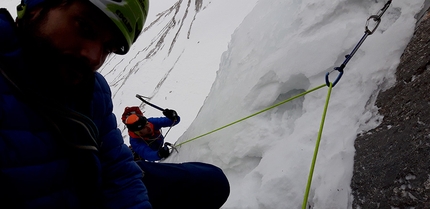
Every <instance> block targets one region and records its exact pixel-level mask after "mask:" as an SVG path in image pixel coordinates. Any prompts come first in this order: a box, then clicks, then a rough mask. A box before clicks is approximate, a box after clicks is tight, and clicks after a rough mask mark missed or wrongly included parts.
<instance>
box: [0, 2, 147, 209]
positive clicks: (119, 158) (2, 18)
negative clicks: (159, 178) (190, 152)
mask: <svg viewBox="0 0 430 209" xmlns="http://www.w3.org/2000/svg"><path fill="white" fill-rule="evenodd" d="M0 31H1V33H0V68H2V70H0V71H1V74H0V208H115V209H118V208H139V209H149V208H151V206H150V203H149V201H148V196H147V191H146V188H145V186H144V184H143V183H142V175H143V173H142V171H141V169H140V168H139V167H138V165H137V164H136V163H135V162H134V161H133V157H132V153H131V151H130V149H129V148H128V147H127V146H126V145H125V144H124V141H123V138H122V136H121V133H120V131H119V129H118V128H117V123H116V119H115V116H114V114H113V113H112V109H113V105H112V100H111V92H110V88H109V86H108V84H107V82H106V81H105V79H104V78H103V77H102V76H101V75H100V74H98V73H95V76H94V83H93V84H92V85H93V88H94V91H93V93H92V95H90V96H92V98H91V99H89V100H88V101H89V102H88V105H87V106H85V108H86V109H88V112H87V113H86V114H85V115H84V114H80V113H78V112H76V111H74V107H75V106H74V105H73V104H70V105H67V107H61V108H57V106H56V105H54V104H53V105H52V106H49V105H48V106H47V107H46V106H45V108H40V107H42V106H43V104H44V103H43V101H42V102H41V103H39V101H38V98H32V97H29V98H30V99H28V97H26V95H21V94H20V92H19V91H17V88H15V87H14V86H13V85H11V82H10V80H8V78H7V75H8V74H7V73H5V68H6V67H5V66H10V63H8V62H16V63H15V64H16V65H15V66H14V67H15V68H14V69H15V70H19V71H20V72H19V73H22V74H25V72H26V70H29V68H31V66H30V65H29V66H28V67H26V65H25V64H27V63H22V62H18V61H19V60H20V59H21V58H20V49H19V47H18V46H19V41H18V40H17V37H16V35H15V34H14V23H13V20H12V19H11V17H10V14H9V13H8V12H7V11H6V10H5V9H0ZM5 60H6V63H5ZM8 64H9V65H8ZM21 71H22V72H21ZM5 76H6V77H5ZM12 81H13V80H12ZM36 82H37V81H36ZM27 96H28V95H27ZM40 100H42V99H40ZM40 104H42V105H40ZM50 109H52V111H47V110H50ZM95 148H98V150H95Z"/></svg>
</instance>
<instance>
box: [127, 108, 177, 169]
mask: <svg viewBox="0 0 430 209" xmlns="http://www.w3.org/2000/svg"><path fill="white" fill-rule="evenodd" d="M163 114H164V116H165V117H150V118H146V117H145V116H143V113H142V111H140V109H139V107H137V106H133V107H126V108H125V109H124V113H123V114H122V121H123V122H124V124H125V125H126V127H127V129H128V134H129V136H130V145H131V149H132V150H133V151H134V152H135V153H136V154H137V155H138V156H139V157H140V158H141V159H143V160H147V161H159V160H161V159H165V158H167V157H169V155H170V148H169V145H168V144H167V143H164V136H163V134H162V130H161V129H162V128H171V127H173V126H175V125H177V124H178V123H179V122H180V121H181V117H179V115H178V113H177V112H176V111H175V110H171V109H165V110H163Z"/></svg>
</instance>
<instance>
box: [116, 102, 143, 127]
mask: <svg viewBox="0 0 430 209" xmlns="http://www.w3.org/2000/svg"><path fill="white" fill-rule="evenodd" d="M131 114H137V115H143V113H142V111H140V108H139V107H138V106H133V107H125V109H124V113H122V117H121V120H122V122H123V123H125V119H127V117H128V116H129V115H131Z"/></svg>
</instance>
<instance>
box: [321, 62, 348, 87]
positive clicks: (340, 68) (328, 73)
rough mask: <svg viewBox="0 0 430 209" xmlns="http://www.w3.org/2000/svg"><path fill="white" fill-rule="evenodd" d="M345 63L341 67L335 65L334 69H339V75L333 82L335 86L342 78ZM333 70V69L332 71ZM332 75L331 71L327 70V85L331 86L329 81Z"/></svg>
mask: <svg viewBox="0 0 430 209" xmlns="http://www.w3.org/2000/svg"><path fill="white" fill-rule="evenodd" d="M342 66H343V65H341V66H340V67H335V68H334V70H337V71H339V75H337V78H336V79H335V80H334V82H333V84H332V87H334V86H336V84H337V82H339V80H340V78H342V75H343V68H344V67H345V66H343V67H342ZM332 72H333V71H332ZM329 75H330V72H327V73H326V74H325V83H326V85H327V86H328V87H330V81H329V77H328V76H329Z"/></svg>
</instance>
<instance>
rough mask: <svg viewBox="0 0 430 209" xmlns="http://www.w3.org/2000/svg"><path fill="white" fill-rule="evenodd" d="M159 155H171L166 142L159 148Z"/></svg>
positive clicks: (165, 156)
mask: <svg viewBox="0 0 430 209" xmlns="http://www.w3.org/2000/svg"><path fill="white" fill-rule="evenodd" d="M158 156H159V157H160V158H167V157H169V156H170V150H169V147H168V146H167V145H166V144H164V146H163V147H162V148H161V149H159V150H158Z"/></svg>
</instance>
